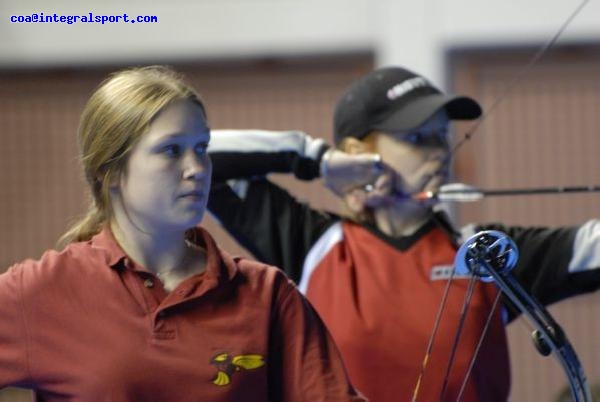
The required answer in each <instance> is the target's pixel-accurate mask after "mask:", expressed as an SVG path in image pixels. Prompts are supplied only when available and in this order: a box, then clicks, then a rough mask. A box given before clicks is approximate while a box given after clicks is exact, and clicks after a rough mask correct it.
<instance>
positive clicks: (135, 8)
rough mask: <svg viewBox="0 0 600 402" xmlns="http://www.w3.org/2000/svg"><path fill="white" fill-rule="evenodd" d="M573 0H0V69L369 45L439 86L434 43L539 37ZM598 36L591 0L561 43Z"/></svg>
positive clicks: (598, 9)
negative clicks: (16, 19) (40, 19)
mask: <svg viewBox="0 0 600 402" xmlns="http://www.w3.org/2000/svg"><path fill="white" fill-rule="evenodd" d="M579 4H581V0H553V1H548V0H520V1H517V0H484V1H482V0H413V1H406V0H169V1H164V0H155V1H153V2H148V1H145V0H129V1H127V2H124V1H120V0H119V1H118V0H90V1H78V0H54V1H47V0H46V1H45V0H0V68H2V67H9V68H15V67H16V68H21V67H27V66H57V65H81V64H96V63H102V64H107V63H115V62H117V63H127V62H130V61H132V62H140V61H143V62H146V61H147V62H159V61H161V60H171V59H173V58H177V59H194V60H198V59H207V60H209V59H217V58H224V57H225V58H229V57H247V56H276V55H296V54H315V53H331V52H334V53H335V52H347V51H352V50H368V49H372V50H373V51H374V53H375V55H376V61H377V64H378V65H383V64H392V63H395V64H401V65H405V66H409V67H411V68H413V69H415V70H417V71H420V72H422V73H424V74H425V75H426V76H428V77H430V78H431V79H432V80H433V81H436V82H438V83H439V84H440V85H441V84H442V78H443V76H444V75H443V66H442V65H441V62H442V60H443V50H444V49H446V48H448V47H452V46H459V45H477V46H485V45H493V44H496V45H497V44H514V43H523V44H532V43H543V42H545V41H547V40H548V39H549V38H551V37H552V36H553V34H554V33H555V32H556V31H557V30H558V28H559V27H560V26H561V25H562V24H563V23H564V21H565V20H566V19H567V17H568V16H569V15H570V14H571V13H572V12H573V11H574V10H575V9H576V8H577V6H578V5H579ZM90 12H92V13H94V15H119V14H123V13H126V14H128V16H130V17H131V16H135V15H155V16H157V17H158V22H157V23H146V24H140V23H136V24H130V23H112V24H108V23H107V24H105V25H101V24H95V23H75V24H72V25H68V24H65V23H12V22H11V21H10V16H12V15H30V14H32V13H38V14H39V13H44V14H45V15H52V14H54V13H56V14H58V15H87V14H88V13H90ZM599 40H600V1H597V0H591V1H589V3H588V4H587V5H586V6H585V7H584V9H583V10H582V11H581V13H580V14H579V15H578V16H577V17H576V18H575V19H574V20H573V21H572V23H571V24H570V25H569V27H568V28H567V30H566V31H565V33H564V34H563V35H562V36H561V38H560V41H562V42H573V41H599Z"/></svg>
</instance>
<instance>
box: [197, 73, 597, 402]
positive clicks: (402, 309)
mask: <svg viewBox="0 0 600 402" xmlns="http://www.w3.org/2000/svg"><path fill="white" fill-rule="evenodd" d="M480 114H481V109H480V107H479V105H478V104H477V102H475V101H474V100H473V99H471V98H468V97H454V96H448V95H445V94H443V93H442V92H441V91H439V90H438V89H437V88H436V87H434V86H433V85H432V84H431V83H430V82H429V81H428V80H427V79H425V78H424V77H422V76H420V75H418V74H415V73H413V72H411V71H409V70H406V69H403V68H400V67H390V68H381V69H377V70H375V71H373V72H371V73H369V74H367V75H365V76H364V77H362V78H360V79H358V80H357V81H355V82H354V83H352V84H351V85H350V87H349V88H348V89H347V91H346V92H345V93H344V94H343V96H342V97H341V98H340V100H339V101H338V104H337V107H336V111H335V122H334V123H335V132H334V138H335V143H336V147H335V148H330V147H329V146H328V145H327V144H325V142H324V141H323V140H321V139H313V138H311V137H309V136H307V135H306V134H304V133H301V132H277V133H275V132H267V131H215V132H214V136H213V142H212V144H211V147H210V149H209V153H210V155H211V157H212V160H213V162H214V165H215V167H218V168H215V171H216V172H218V173H217V174H216V175H215V176H214V180H215V182H216V183H215V185H214V186H213V189H212V193H211V196H210V200H209V209H210V210H211V212H213V213H214V214H215V215H216V216H217V218H218V219H219V220H220V221H221V223H222V224H223V225H224V227H225V228H226V229H227V230H228V231H229V232H230V233H231V234H232V235H233V236H234V237H235V238H236V239H237V240H238V241H240V242H241V244H242V245H244V246H245V247H246V248H247V249H248V250H250V251H251V252H253V253H254V254H255V255H256V256H257V257H258V258H260V259H262V260H266V261H268V262H269V263H272V264H275V265H277V266H280V267H284V269H285V270H286V272H287V273H288V274H289V275H290V276H291V277H292V278H293V279H295V280H296V281H297V282H298V283H299V287H300V289H301V290H302V291H303V292H305V293H306V294H307V295H308V297H309V299H310V300H311V302H312V303H313V304H314V305H315V307H316V308H317V311H318V312H319V314H320V315H321V317H322V318H323V319H324V321H325V323H326V324H327V326H328V328H329V330H330V331H331V333H332V334H333V337H334V339H335V341H336V343H337V344H338V346H339V347H340V350H341V352H342V355H343V357H344V361H345V363H346V365H347V367H348V370H349V373H350V377H351V379H352V380H353V382H354V383H355V384H356V385H357V387H358V388H359V389H360V390H361V391H362V392H364V394H365V395H366V396H367V397H369V398H370V399H371V400H373V401H378V402H386V401H390V402H391V401H393V402H396V401H409V400H414V401H416V400H419V401H421V400H422V401H444V402H451V401H452V402H454V401H456V400H457V399H458V398H459V397H460V398H461V400H462V401H464V402H505V401H506V400H507V399H508V395H509V389H510V367H509V360H508V350H507V343H506V335H505V330H504V326H505V324H506V323H507V322H508V320H510V319H512V318H514V313H511V312H509V311H508V306H507V305H504V306H503V307H502V308H494V300H495V298H496V296H497V294H498V290H497V288H496V286H495V285H494V284H490V283H482V282H477V283H476V284H475V286H474V288H473V295H472V298H471V305H470V307H471V308H470V310H469V313H468V314H467V315H466V317H465V318H464V324H463V329H462V332H461V339H460V342H459V343H458V344H457V345H454V334H455V333H456V328H457V325H458V322H459V319H460V318H461V308H462V304H463V299H464V296H465V293H466V292H467V291H468V289H467V287H468V283H469V281H468V280H465V279H467V278H465V276H463V277H457V276H454V277H453V282H454V283H453V286H452V287H451V288H450V292H449V294H448V296H447V300H446V302H445V304H444V306H445V307H444V310H443V314H441V315H440V318H439V319H438V318H436V316H437V314H438V310H439V308H440V305H441V304H442V299H443V298H444V292H445V289H446V285H447V283H448V281H449V280H450V279H451V276H452V271H453V261H454V258H455V254H456V250H457V248H458V246H459V245H460V244H461V243H462V241H463V240H464V239H466V238H467V237H468V235H469V234H472V233H474V232H475V231H479V230H483V229H497V230H502V231H504V232H506V233H507V234H508V235H509V236H511V237H512V238H513V239H514V240H515V242H516V244H517V245H518V247H519V249H520V250H521V257H520V260H519V265H518V266H517V268H516V269H515V274H516V275H517V277H518V278H519V280H520V281H521V282H522V284H523V286H524V287H525V288H526V289H527V290H528V291H529V292H531V293H533V294H534V295H535V296H536V297H538V298H539V299H540V300H541V301H542V302H543V303H544V304H549V303H551V302H555V301H558V300H561V299H563V298H566V297H568V296H572V295H574V294H580V293H583V292H586V291H593V290H595V289H597V288H598V286H599V285H600V270H599V269H597V268H598V266H600V258H599V256H598V254H599V253H594V249H598V248H599V247H600V245H598V244H597V242H596V241H594V240H593V239H594V236H598V234H600V222H597V221H590V222H587V223H586V224H584V225H582V226H580V227H573V228H559V229H542V228H516V227H504V226H500V225H487V226H486V225H478V226H470V227H467V228H464V229H463V230H462V231H459V230H456V229H455V228H454V227H453V226H452V224H451V223H450V222H449V220H448V219H447V218H446V216H445V215H444V213H443V212H440V211H439V208H437V205H436V203H435V202H432V201H427V202H424V201H422V200H420V199H419V198H418V197H414V194H420V193H422V192H426V191H435V190H437V189H438V188H439V187H440V185H441V184H443V183H444V182H445V181H446V179H447V176H448V171H449V166H448V165H449V155H450V147H449V144H448V126H449V123H450V121H451V120H457V119H475V118H477V117H479V116H480ZM233 161H235V164H233V163H232V162H233ZM270 172H290V173H293V174H294V175H295V176H296V177H297V178H299V179H303V180H310V179H314V178H317V177H322V178H323V180H324V182H325V184H326V185H327V186H328V187H329V188H330V189H331V190H333V191H334V192H335V193H336V194H337V195H339V196H340V197H341V198H342V199H343V200H344V201H345V203H344V204H345V206H346V210H347V214H345V216H344V217H340V216H337V215H335V214H332V213H327V212H323V211H317V210H313V209H312V208H311V207H310V206H308V205H305V204H302V203H300V202H298V201H296V200H295V199H294V198H293V197H292V196H290V195H289V194H288V193H287V192H285V191H284V190H282V189H281V188H279V187H277V186H276V185H274V184H273V183H271V182H270V181H268V180H267V179H266V178H265V175H266V174H267V173H270ZM232 179H237V180H232ZM490 314H491V317H492V320H491V321H490V323H489V326H488V328H487V333H486V336H485V337H484V339H483V343H482V344H481V345H480V346H479V350H478V354H477V356H478V357H477V359H476V361H475V365H474V367H473V369H472V371H471V373H470V376H469V378H468V380H467V381H466V382H465V383H464V384H463V380H464V378H465V375H466V372H467V371H468V368H469V365H470V363H471V358H472V356H473V355H474V354H475V349H476V348H477V347H478V346H477V343H478V340H479V338H480V335H481V334H482V332H483V331H484V327H485V326H486V320H487V317H488V316H489V315H490ZM511 314H512V315H511ZM434 327H437V336H436V338H435V343H434V344H433V347H432V348H431V349H430V348H429V347H428V344H429V342H430V340H431V334H432V332H433V329H434ZM428 350H430V352H431V353H429V352H428ZM452 355H454V358H453V361H454V363H453V368H452V370H451V371H450V372H449V373H447V365H448V362H449V361H450V360H451V356H452ZM425 358H426V360H425V361H424V359H425ZM423 365H426V370H425V374H424V375H421V368H422V366H423ZM463 386H464V389H462V390H461V388H463ZM411 398H413V399H411Z"/></svg>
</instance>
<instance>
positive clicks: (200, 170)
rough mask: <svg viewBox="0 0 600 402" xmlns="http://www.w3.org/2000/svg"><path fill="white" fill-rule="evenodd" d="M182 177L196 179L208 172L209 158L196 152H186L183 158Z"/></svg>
mask: <svg viewBox="0 0 600 402" xmlns="http://www.w3.org/2000/svg"><path fill="white" fill-rule="evenodd" d="M183 163H184V167H183V177H184V178H185V179H194V180H198V179H201V178H203V177H205V176H206V175H207V173H210V158H209V157H208V156H207V155H205V154H202V155H198V154H197V153H196V152H193V151H192V152H188V153H187V154H186V156H185V157H184V160H183Z"/></svg>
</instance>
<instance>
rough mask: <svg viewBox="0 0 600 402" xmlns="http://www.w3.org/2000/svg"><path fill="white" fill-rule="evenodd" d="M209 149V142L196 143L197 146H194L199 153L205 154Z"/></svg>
mask: <svg viewBox="0 0 600 402" xmlns="http://www.w3.org/2000/svg"><path fill="white" fill-rule="evenodd" d="M207 149H208V143H207V142H203V143H200V144H198V145H196V147H195V148H194V150H195V151H196V154H197V155H204V154H205V153H206V150H207Z"/></svg>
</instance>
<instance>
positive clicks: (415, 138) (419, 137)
mask: <svg viewBox="0 0 600 402" xmlns="http://www.w3.org/2000/svg"><path fill="white" fill-rule="evenodd" d="M408 142H410V143H411V144H415V145H419V144H421V143H422V142H423V134H421V132H420V131H417V132H414V133H410V134H409V135H408Z"/></svg>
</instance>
